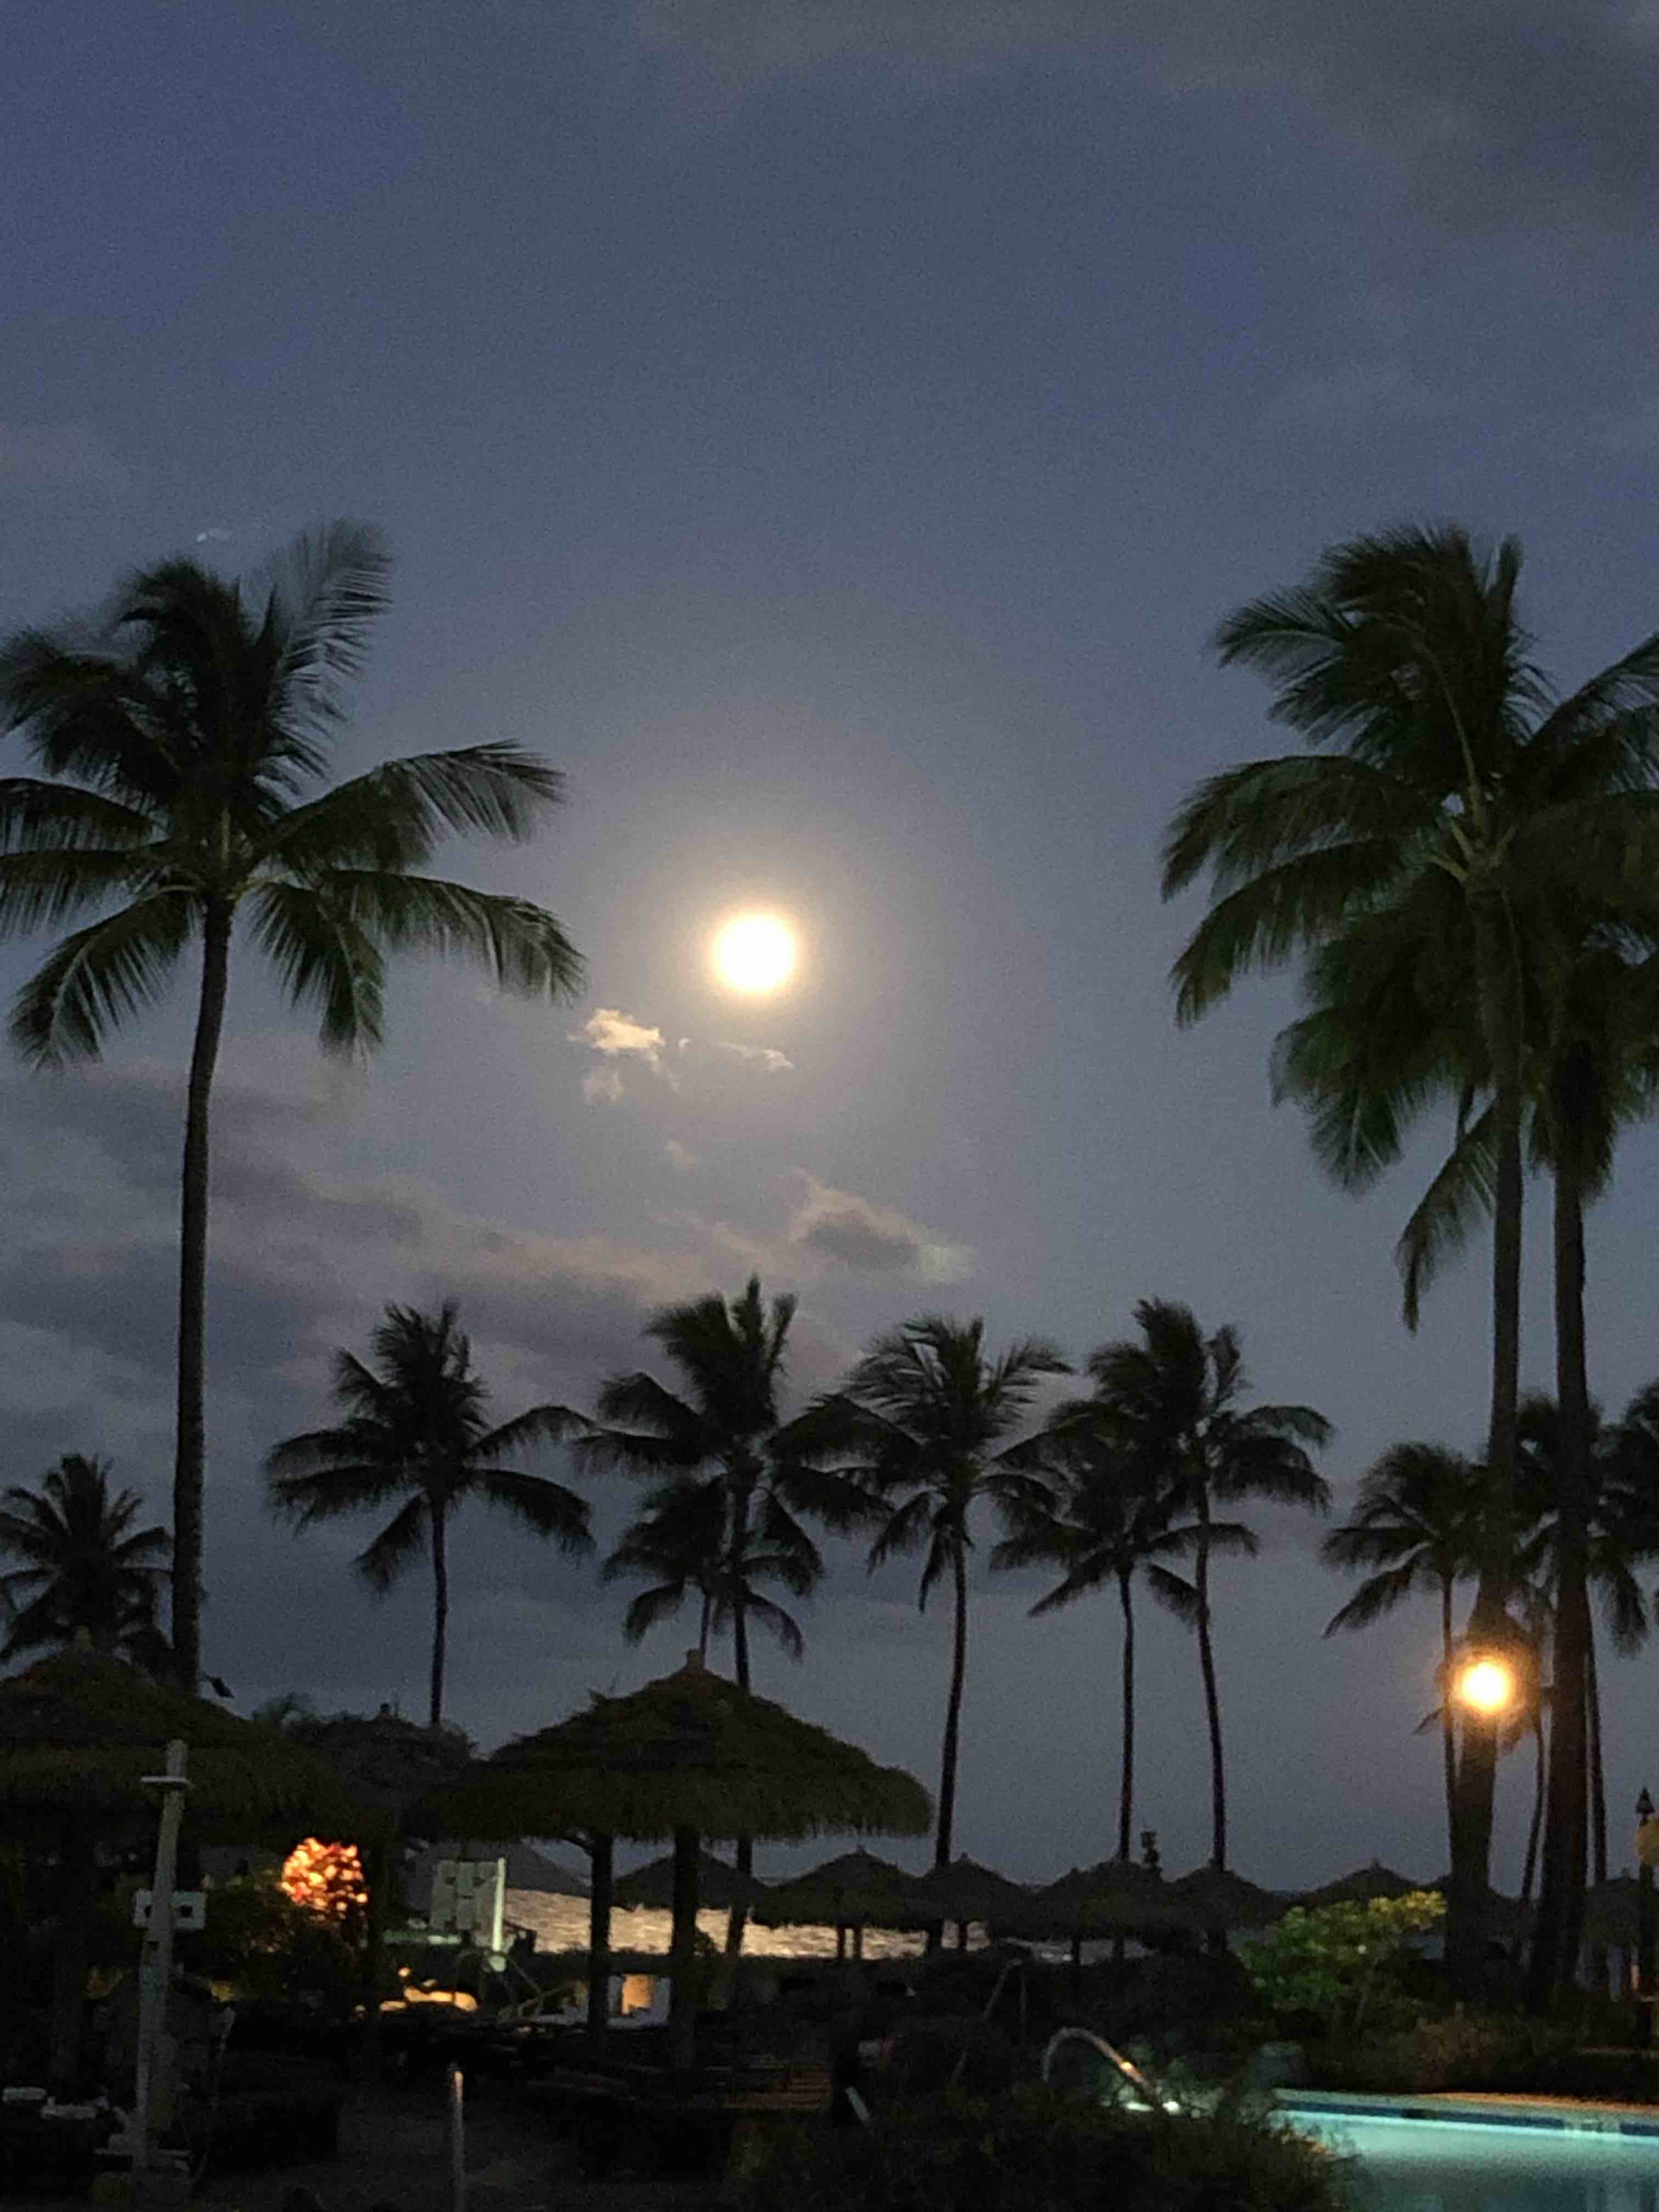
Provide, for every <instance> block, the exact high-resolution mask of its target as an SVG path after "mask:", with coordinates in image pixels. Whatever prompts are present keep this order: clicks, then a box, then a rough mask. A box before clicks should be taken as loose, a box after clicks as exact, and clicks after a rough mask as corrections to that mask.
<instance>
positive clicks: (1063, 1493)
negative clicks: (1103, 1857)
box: [991, 1398, 1255, 1860]
mask: <svg viewBox="0 0 1659 2212" xmlns="http://www.w3.org/2000/svg"><path fill="white" fill-rule="evenodd" d="M1006 1456H1007V1458H1008V1460H1009V1461H1010V1462H1011V1463H1012V1464H1013V1465H1015V1466H1017V1467H1018V1468H1024V1469H1027V1470H1029V1471H1030V1472H1031V1473H1033V1474H1045V1475H1046V1477H1047V1480H1048V1486H1049V1494H1048V1497H1047V1498H1043V1499H1041V1500H1039V1499H1036V1498H1030V1499H1027V1498H1018V1497H1017V1498H1014V1499H1012V1500H1011V1501H1010V1503H1009V1504H1008V1506H1007V1507H1006V1510H1005V1517H1006V1521H1007V1522H1008V1526H1009V1529H1010V1534H1008V1535H1007V1536H1006V1538H1005V1539H1004V1541H1002V1542H1001V1543H1000V1544H999V1545H998V1546H997V1547H996V1549H995V1551H994V1552H993V1553H992V1554H991V1565H993V1566H994V1567H1024V1566H1036V1565H1055V1566H1058V1567H1060V1569H1061V1570H1062V1572H1061V1577H1060V1581H1059V1582H1057V1583H1055V1584H1054V1588H1053V1589H1051V1590H1048V1591H1046V1592H1045V1593H1044V1595H1042V1597H1040V1598H1039V1599H1038V1600H1037V1601H1036V1604H1035V1605H1033V1606H1032V1607H1031V1608H1030V1611H1031V1613H1032V1615H1033V1617H1034V1618H1035V1617H1036V1616H1037V1615H1039V1614H1042V1613H1055V1612H1058V1611H1059V1610H1060V1607H1063V1606H1067V1605H1071V1604H1073V1603H1074V1602H1075V1601H1077V1600H1078V1599H1079V1598H1082V1597H1086V1596H1088V1595H1091V1593H1093V1592H1095V1591H1097V1590H1102V1589H1115V1591H1116V1593H1117V1601H1118V1609H1119V1612H1120V1613H1121V1616H1122V1621H1123V1645H1122V1660H1121V1668H1120V1679H1121V1693H1122V1725H1121V1738H1120V1741H1121V1766H1120V1778H1119V1785H1118V1807H1117V1856H1118V1857H1119V1858H1121V1859H1125V1860H1127V1858H1128V1857H1129V1849H1130V1838H1131V1836H1132V1835H1133V1830H1134V1773H1135V1620H1134V1585H1135V1580H1136V1577H1138V1576H1140V1575H1142V1574H1143V1573H1144V1575H1145V1577H1146V1581H1147V1583H1148V1584H1149V1586H1150V1587H1151V1589H1152V1594H1153V1595H1154V1596H1155V1597H1157V1598H1158V1599H1159V1600H1160V1601H1162V1602H1163V1603H1164V1604H1165V1605H1167V1606H1169V1607H1171V1608H1172V1609H1173V1610H1174V1611H1176V1613H1179V1614H1180V1615H1181V1616H1182V1618H1183V1619H1186V1618H1187V1617H1188V1614H1189V1612H1190V1605H1191V1598H1192V1592H1191V1589H1190V1586H1189V1585H1188V1583H1187V1582H1186V1581H1185V1580H1184V1578H1182V1577H1180V1576H1178V1575H1176V1573H1174V1571H1172V1570H1171V1569H1170V1567H1169V1566H1168V1565H1165V1564H1164V1563H1165V1562H1166V1561H1167V1560H1169V1559H1176V1558H1181V1557H1183V1556H1185V1555H1186V1554H1187V1553H1190V1552H1191V1551H1192V1550H1193V1549H1194V1547H1195V1546H1196V1544H1197V1542H1198V1541H1199V1533H1200V1532H1199V1528H1198V1525H1197V1523H1196V1522H1186V1523H1183V1524H1180V1525H1175V1526H1172V1525H1171V1522H1170V1498H1169V1496H1168V1494H1167V1492H1166V1489H1165V1486H1164V1483H1163V1481H1162V1480H1161V1479H1160V1477H1159V1474H1158V1470H1157V1468H1153V1467H1151V1466H1149V1465H1147V1464H1146V1462H1144V1461H1141V1460H1138V1459H1136V1457H1135V1456H1134V1455H1133V1453H1132V1452H1130V1451H1128V1450H1127V1449H1125V1448H1124V1444H1123V1443H1122V1441H1121V1439H1119V1438H1118V1437H1115V1436H1114V1434H1113V1433H1112V1431H1111V1430H1110V1429H1109V1426H1108V1425H1105V1424H1104V1423H1103V1422H1102V1420H1101V1419H1100V1409H1099V1407H1097V1405H1096V1404H1095V1402H1094V1401H1093V1400H1092V1399H1086V1398H1085V1399H1074V1400H1073V1401H1070V1402H1069V1403H1068V1404H1066V1405H1064V1406H1061V1407H1059V1408H1058V1409H1057V1410H1056V1412H1055V1413H1054V1416H1053V1418H1052V1419H1050V1420H1049V1422H1048V1424H1047V1425H1046V1426H1045V1427H1044V1428H1043V1429H1042V1430H1040V1431H1038V1433H1037V1435H1036V1437H1033V1438H1031V1439H1030V1442H1029V1443H1026V1444H1024V1445H1017V1446H1016V1447H1015V1448H1014V1450H1013V1451H1012V1452H1011V1453H1009V1454H1007V1455H1006ZM1209 1538H1210V1542H1211V1544H1212V1547H1215V1546H1216V1545H1217V1544H1218V1543H1220V1544H1223V1545H1226V1544H1229V1543H1231V1546H1232V1547H1233V1548H1235V1549H1238V1550H1246V1549H1253V1548H1254V1545H1255V1539H1254V1538H1253V1537H1252V1536H1251V1535H1250V1532H1249V1530H1248V1529H1246V1528H1240V1527H1238V1526H1237V1525H1236V1524H1230V1523H1226V1522H1219V1523H1218V1522H1212V1523H1211V1525H1210V1530H1209Z"/></svg>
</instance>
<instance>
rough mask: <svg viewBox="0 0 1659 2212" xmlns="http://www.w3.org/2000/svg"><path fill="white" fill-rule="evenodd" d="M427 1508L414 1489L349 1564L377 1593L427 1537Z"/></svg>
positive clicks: (383, 1590)
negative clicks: (408, 1498) (412, 1494)
mask: <svg viewBox="0 0 1659 2212" xmlns="http://www.w3.org/2000/svg"><path fill="white" fill-rule="evenodd" d="M429 1526H430V1508H429V1506H428V1501H427V1499H426V1497H425V1495H424V1494H423V1493H417V1494H416V1496H415V1497H413V1498H410V1500H409V1502H408V1504H406V1505H404V1506H403V1507H402V1508H401V1509H400V1510H399V1511H398V1512H397V1513H396V1514H394V1515H393V1516H392V1519H391V1520H390V1521H388V1522H387V1523H386V1527H385V1528H382V1529H381V1531H380V1534H379V1535H378V1536H377V1537H375V1539H374V1542H373V1543H372V1544H369V1545H368V1546H366V1547H364V1549H363V1550H362V1551H361V1552H359V1553H358V1554H357V1556H356V1559H354V1560H353V1561H352V1563H351V1564H352V1565H353V1566H354V1567H355V1568H356V1571H357V1572H358V1573H359V1574H360V1575H361V1576H362V1578H363V1580H364V1581H365V1582H366V1583H368V1586H369V1588H370V1589H372V1590H373V1591H374V1594H375V1595H376V1596H377V1597H384V1596H385V1595H386V1592H387V1591H388V1590H389V1589H391V1588H392V1584H393V1583H395V1582H396V1581H397V1579H398V1576H399V1575H401V1574H402V1572H403V1571H404V1568H405V1567H406V1566H408V1565H409V1564H410V1561H411V1560H412V1559H415V1558H416V1555H417V1554H418V1553H420V1551H421V1550H422V1547H423V1546H424V1545H425V1542H426V1540H427V1532H428V1528H429Z"/></svg>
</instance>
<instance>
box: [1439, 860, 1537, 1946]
mask: <svg viewBox="0 0 1659 2212" xmlns="http://www.w3.org/2000/svg"><path fill="white" fill-rule="evenodd" d="M1502 898H1503V895H1502V892H1501V890H1498V888H1497V887H1496V886H1495V885H1486V886H1480V887H1478V888H1477V889H1476V890H1474V893H1473V894H1472V896H1470V899H1469V913H1470V919H1471V921H1472V923H1473V925H1474V945H1475V969H1476V978H1477V988H1478V991H1479V995H1480V1025H1481V1030H1482V1035H1483V1041H1484V1042H1485V1044H1486V1059H1487V1065H1488V1066H1490V1068H1491V1069H1492V1081H1493V1099H1492V1107H1493V1125H1494V1133H1495V1135H1496V1139H1497V1148H1498V1161H1497V1174H1496V1178H1495V1189H1494V1193H1493V1203H1492V1416H1491V1423H1490V1427H1489V1431H1488V1436H1487V1443H1486V1516H1485V1521H1486V1525H1485V1528H1484V1530H1483V1535H1484V1542H1483V1544H1482V1547H1481V1559H1480V1580H1479V1582H1478V1583H1477V1584H1476V1588H1475V1598H1474V1610H1473V1612H1472V1613H1471V1614H1470V1617H1469V1633H1470V1636H1471V1638H1472V1639H1473V1640H1474V1642H1475V1643H1477V1644H1480V1643H1486V1642H1494V1641H1498V1640H1499V1639H1501V1638H1502V1636H1503V1633H1504V1606H1505V1602H1506V1601H1507V1598H1508V1595H1509V1577H1510V1526H1511V1522H1512V1520H1513V1517H1514V1503H1515V1448H1516V1406H1517V1401H1518V1400H1519V1397H1520V1388H1521V1207H1522V1167H1521V1106H1522V1090H1521V1024H1520V1012H1519V1008H1518V1006H1517V1005H1516V974H1515V961H1514V957H1513V951H1512V948H1511V946H1510V941H1509V933H1508V915H1507V914H1506V913H1505V912H1504V908H1503V904H1502ZM1497 1781H1498V1721H1497V1719H1496V1718H1493V1719H1492V1720H1490V1721H1487V1720H1483V1719H1478V1718H1477V1717H1475V1716H1474V1714H1470V1715H1468V1717H1467V1718H1466V1719H1465V1721H1464V1723H1463V1756H1462V1760H1461V1761H1460V1763H1459V1765H1458V1773H1457V1820H1456V1824H1455V1831H1454V1833H1453V1838H1452V1867H1451V1893H1450V1897H1449V1912H1448V1915H1447V1924H1446V1964H1447V1967H1448V1969H1449V1973H1450V1977H1451V1980H1452V1984H1453V1987H1454V1988H1455V1989H1458V1990H1468V1989H1469V1988H1471V1987H1472V1985H1473V1984H1474V1981H1475V1979H1476V1978H1477V1975H1478V1973H1479V1969H1480V1956H1481V1948H1482V1936H1481V1914H1482V1906H1483V1903H1484V1900H1485V1898H1486V1887H1487V1883H1488V1880H1489V1876H1490V1869H1491V1864H1492V1801H1493V1796H1494V1794H1495V1791H1496V1788H1497Z"/></svg>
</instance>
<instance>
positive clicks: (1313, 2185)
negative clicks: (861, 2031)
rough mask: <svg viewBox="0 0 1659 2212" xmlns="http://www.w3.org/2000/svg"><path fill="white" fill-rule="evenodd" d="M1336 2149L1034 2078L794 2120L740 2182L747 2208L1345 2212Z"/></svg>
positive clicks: (1245, 2123) (1241, 2122) (741, 2206)
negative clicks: (859, 2117)
mask: <svg viewBox="0 0 1659 2212" xmlns="http://www.w3.org/2000/svg"><path fill="white" fill-rule="evenodd" d="M1340 2172H1341V2169H1340V2166H1338V2164H1337V2162H1336V2161H1335V2160H1334V2159H1333V2158H1332V2156H1331V2154H1329V2152H1328V2151H1326V2150H1323V2149H1322V2148H1320V2147H1319V2146H1317V2145H1316V2144H1314V2143H1311V2142H1306V2141H1304V2139H1303V2138H1301V2137H1299V2136H1294V2135H1291V2134H1290V2133H1288V2132H1287V2131H1282V2130H1278V2129H1276V2128H1273V2127H1271V2126H1267V2125H1264V2124H1260V2123H1256V2122H1252V2121H1249V2120H1245V2119H1242V2118H1237V2116H1232V2115H1227V2116H1221V2115H1217V2116H1214V2117H1211V2118H1198V2117H1183V2118H1179V2119H1170V2118H1164V2116H1162V2115H1136V2114H1132V2113H1123V2112H1108V2111H1107V2110H1105V2109H1104V2108H1103V2107H1102V2106H1098V2105H1095V2104H1092V2103H1089V2102H1084V2101H1079V2100H1061V2099H1060V2098H1058V2097H1056V2096H1054V2093H1052V2092H1051V2091H1049V2090H1048V2089H1046V2088H1044V2087H1042V2085H1041V2084H1039V2083H1035V2082H1030V2083H1026V2084H1024V2085H1022V2086H1021V2087H1018V2088H1016V2089H1014V2090H1012V2091H1011V2092H1009V2093H1007V2094H1006V2095H1000V2096H996V2097H990V2098H976V2097H970V2096H966V2095H963V2094H962V2093H959V2092H954V2091H953V2092H950V2093H946V2094H945V2095H943V2096H940V2097H937V2098H933V2099H929V2100H927V2101H925V2102H916V2103H911V2104H906V2105H899V2106H894V2107H892V2108H891V2109H890V2111H889V2112H886V2113H885V2114H884V2115H882V2116H880V2117H879V2118H877V2120H876V2121H875V2122H874V2123H873V2124H872V2125H871V2126H870V2127H868V2128H848V2129H836V2130H831V2129H824V2128H821V2127H820V2128H817V2129H811V2130H809V2129H805V2128H803V2129H799V2130H793V2131H791V2132H789V2133H788V2134H787V2135H783V2136H780V2137H778V2138H777V2139H776V2140H775V2141H774V2142H771V2143H770V2144H769V2145H768V2146H767V2148H766V2149H765V2150H764V2151H763V2154H762V2155H761V2157H760V2159H759V2160H757V2163H756V2165H755V2166H753V2167H752V2168H751V2169H750V2172H749V2173H748V2174H747V2175H745V2177H744V2179H743V2181H742V2182H741V2183H740V2184H739V2185H738V2190H737V2193H736V2204H737V2207H738V2212H774V2208H775V2207H776V2206H777V2205H779V2204H788V2205H791V2206H793V2208H794V2212H1084V2208H1085V2207H1087V2208H1088V2209H1089V2212H1097V2208H1103V2207H1107V2206H1109V2207H1110V2208H1111V2212H1207V2208H1211V2207H1218V2206H1224V2205H1225V2207H1226V2208H1227V2212H1337V2208H1338V2207H1340V2205H1341V2204H1342V2203H1344V2201H1345V2200H1344V2197H1343V2195H1342V2192H1341V2189H1340Z"/></svg>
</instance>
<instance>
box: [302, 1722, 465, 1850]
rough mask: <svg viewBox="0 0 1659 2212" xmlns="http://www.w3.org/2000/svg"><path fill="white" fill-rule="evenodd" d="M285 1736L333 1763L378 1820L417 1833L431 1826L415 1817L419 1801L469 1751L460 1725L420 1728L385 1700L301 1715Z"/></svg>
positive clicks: (458, 1768) (449, 1776)
mask: <svg viewBox="0 0 1659 2212" xmlns="http://www.w3.org/2000/svg"><path fill="white" fill-rule="evenodd" d="M289 1741H293V1742H296V1743H300V1744H303V1745H304V1746H305V1747H306V1748H307V1750H308V1751H313V1752H315V1753H317V1754H318V1755H319V1757H320V1758H323V1759H326V1760H327V1761H328V1762H329V1764H330V1765H331V1766H333V1767H335V1768H336V1769H337V1771H339V1772H340V1773H341V1774H342V1775H343V1777H344V1778H345V1780H346V1782H347V1784H348V1785H349V1789H350V1790H351V1793H352V1795H353V1796H354V1797H356V1799H357V1800H358V1801H359V1802H361V1803H362V1805H363V1806H365V1807H367V1808H368V1809H369V1810H370V1811H371V1812H372V1813H374V1814H378V1815H379V1816H380V1821H381V1823H382V1825H384V1824H385V1823H386V1822H388V1821H389V1822H390V1823H391V1824H392V1826H395V1827H408V1828H410V1829H411V1830H412V1832H414V1833H416V1834H417V1835H418V1834H430V1833H431V1832H433V1831H432V1829H431V1828H430V1827H429V1826H426V1825H425V1824H424V1823H422V1821H421V1820H420V1818H419V1813H418V1809H417V1808H418V1807H419V1804H420V1802H421V1801H422V1799H423V1798H425V1797H427V1796H429V1795H430V1794H431V1793H432V1792H433V1791H434V1790H440V1789H441V1788H443V1787H444V1786H445V1785H447V1784H449V1783H451V1782H453V1780H454V1779H455V1778H456V1777H457V1776H458V1775H460V1774H464V1773H465V1771H466V1769H467V1767H468V1765H470V1763H471V1757H472V1747H471V1744H470V1743H469V1742H468V1741H467V1739H466V1737H465V1735H462V1734H461V1732H460V1730H459V1729H450V1728H422V1726H421V1725H420V1723H418V1722H416V1721H406V1720H405V1719H404V1717H403V1716H402V1714H401V1713H394V1712H393V1711H392V1709H391V1707H390V1706H389V1705H382V1706H381V1708H380V1711H379V1712H378V1713H335V1714H333V1715H332V1716H331V1717H329V1718H327V1719H322V1718H313V1719H306V1720H301V1721H300V1722H298V1723H295V1727H294V1728H293V1729H292V1730H291V1731H290V1733H289Z"/></svg>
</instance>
